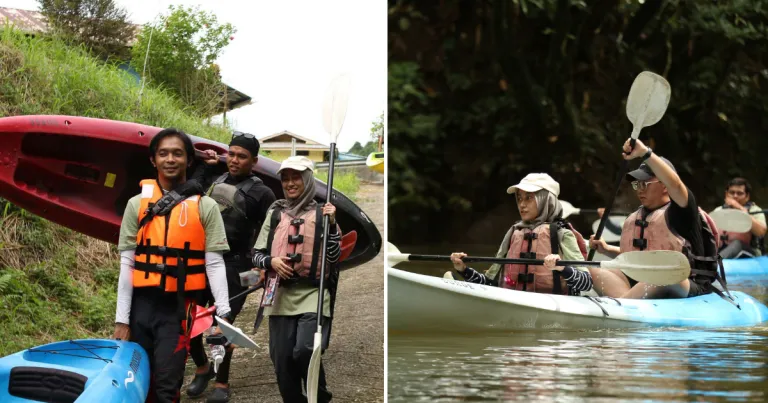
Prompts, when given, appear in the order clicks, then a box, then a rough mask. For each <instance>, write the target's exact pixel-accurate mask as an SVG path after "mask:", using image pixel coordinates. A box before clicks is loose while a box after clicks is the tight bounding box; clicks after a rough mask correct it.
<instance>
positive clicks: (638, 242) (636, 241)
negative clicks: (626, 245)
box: [632, 238, 648, 249]
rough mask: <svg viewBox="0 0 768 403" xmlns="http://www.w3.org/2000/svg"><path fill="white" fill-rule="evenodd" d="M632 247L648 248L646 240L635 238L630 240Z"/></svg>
mask: <svg viewBox="0 0 768 403" xmlns="http://www.w3.org/2000/svg"><path fill="white" fill-rule="evenodd" d="M632 246H634V247H635V248H640V249H646V248H647V247H648V240H647V239H645V238H639V239H638V238H635V239H633V240H632Z"/></svg>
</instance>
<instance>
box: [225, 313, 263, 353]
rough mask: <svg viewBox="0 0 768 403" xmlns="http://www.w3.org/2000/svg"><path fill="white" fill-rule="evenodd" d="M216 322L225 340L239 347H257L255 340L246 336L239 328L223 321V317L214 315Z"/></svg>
mask: <svg viewBox="0 0 768 403" xmlns="http://www.w3.org/2000/svg"><path fill="white" fill-rule="evenodd" d="M216 323H218V325H219V329H220V330H221V334H223V335H224V337H226V338H227V340H228V341H229V342H230V343H232V344H234V345H236V346H240V347H245V348H257V347H259V345H258V344H256V342H254V341H253V340H251V338H250V337H248V336H246V335H245V333H243V331H242V330H240V328H237V327H234V326H232V325H230V324H229V323H227V322H225V321H224V319H221V318H219V317H218V316H217V317H216Z"/></svg>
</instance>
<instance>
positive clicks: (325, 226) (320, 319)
mask: <svg viewBox="0 0 768 403" xmlns="http://www.w3.org/2000/svg"><path fill="white" fill-rule="evenodd" d="M335 155H336V143H331V153H330V154H329V161H328V187H327V189H326V191H325V202H326V203H330V202H331V196H332V195H333V162H334V160H335V159H336V158H335V157H334V156H335ZM330 224H331V218H330V217H329V216H327V215H323V247H322V251H321V252H320V253H321V254H322V255H321V256H322V258H323V259H322V260H321V261H320V290H319V291H320V295H319V296H318V297H317V332H318V333H320V332H321V331H322V324H323V297H324V290H325V266H326V263H325V260H326V258H327V253H328V230H329V227H330Z"/></svg>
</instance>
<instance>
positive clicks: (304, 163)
mask: <svg viewBox="0 0 768 403" xmlns="http://www.w3.org/2000/svg"><path fill="white" fill-rule="evenodd" d="M283 169H293V170H295V171H299V172H301V171H304V170H307V169H309V170H310V171H312V172H315V164H314V163H313V162H312V160H310V159H309V158H307V157H304V156H300V155H295V156H293V157H288V158H286V159H285V160H284V161H283V162H282V163H281V164H280V169H278V170H277V173H278V174H279V173H280V171H282V170H283Z"/></svg>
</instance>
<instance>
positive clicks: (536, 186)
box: [507, 174, 560, 197]
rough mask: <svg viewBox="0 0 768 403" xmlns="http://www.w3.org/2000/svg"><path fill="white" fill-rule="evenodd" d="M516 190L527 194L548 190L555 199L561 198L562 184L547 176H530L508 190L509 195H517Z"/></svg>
mask: <svg viewBox="0 0 768 403" xmlns="http://www.w3.org/2000/svg"><path fill="white" fill-rule="evenodd" d="M515 189H520V190H524V191H526V192H538V191H539V190H541V189H546V190H548V191H549V193H552V194H553V195H555V197H558V196H560V184H559V183H557V181H555V180H554V179H552V177H551V176H549V175H547V174H528V175H526V176H525V178H523V180H521V181H520V183H518V184H517V185H513V186H510V187H509V188H507V193H509V194H512V193H515Z"/></svg>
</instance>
